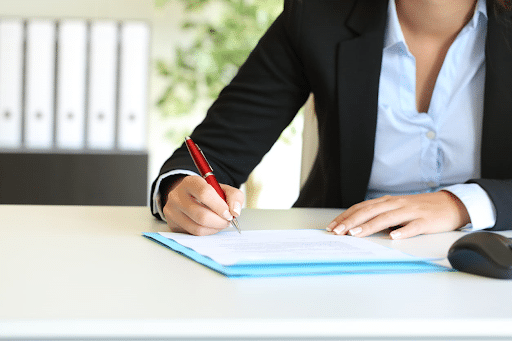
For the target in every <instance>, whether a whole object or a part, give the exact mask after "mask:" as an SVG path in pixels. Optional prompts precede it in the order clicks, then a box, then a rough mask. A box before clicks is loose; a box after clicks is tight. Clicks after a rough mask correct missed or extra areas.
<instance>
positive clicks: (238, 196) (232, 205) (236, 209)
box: [220, 184, 245, 217]
mask: <svg viewBox="0 0 512 341" xmlns="http://www.w3.org/2000/svg"><path fill="white" fill-rule="evenodd" d="M220 187H221V188H222V190H223V191H224V193H225V194H226V201H227V203H228V206H229V211H230V213H231V215H233V216H234V217H239V216H240V214H241V212H242V206H243V204H244V199H245V196H244V193H243V192H242V191H241V190H239V189H238V188H234V187H231V186H228V185H224V184H220Z"/></svg>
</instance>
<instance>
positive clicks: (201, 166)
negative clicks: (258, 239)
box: [185, 136, 242, 233]
mask: <svg viewBox="0 0 512 341" xmlns="http://www.w3.org/2000/svg"><path fill="white" fill-rule="evenodd" d="M185 144H186V145H187V149H188V152H189V153H190V156H191V157H192V160H194V164H195V165H196V167H197V170H198V171H199V174H201V176H202V177H203V179H205V180H206V182H207V183H209V184H210V186H212V187H213V188H214V189H215V191H216V192H217V194H219V195H220V197H221V198H222V199H223V200H224V201H226V194H225V193H224V191H223V190H222V188H220V185H219V183H218V182H217V178H216V177H215V175H214V174H213V169H212V167H211V166H210V164H209V163H208V161H207V160H206V157H205V156H204V154H203V151H202V150H201V149H200V148H199V146H198V145H197V144H195V143H194V141H192V139H191V138H190V137H188V136H187V137H185ZM226 203H227V201H226ZM231 223H232V224H233V226H234V227H235V228H236V229H237V231H238V233H242V232H240V225H238V221H237V220H236V218H235V217H233V220H232V221H231Z"/></svg>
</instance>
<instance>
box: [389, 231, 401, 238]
mask: <svg viewBox="0 0 512 341" xmlns="http://www.w3.org/2000/svg"><path fill="white" fill-rule="evenodd" d="M401 235H402V233H401V232H400V231H393V232H391V233H390V234H389V236H390V237H391V239H399V238H400V236H401Z"/></svg>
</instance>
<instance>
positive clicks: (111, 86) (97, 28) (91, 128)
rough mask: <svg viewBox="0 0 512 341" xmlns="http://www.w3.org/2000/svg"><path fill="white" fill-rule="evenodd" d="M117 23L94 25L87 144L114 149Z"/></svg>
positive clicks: (90, 65) (91, 38) (91, 43)
mask: <svg viewBox="0 0 512 341" xmlns="http://www.w3.org/2000/svg"><path fill="white" fill-rule="evenodd" d="M117 46H118V25H117V23H116V22H114V21H96V22H93V23H92V24H91V32H90V59H89V60H90V64H89V70H90V74H89V104H88V113H87V126H88V129H87V146H88V148H90V149H101V150H107V149H114V148H115V134H116V117H115V115H116V98H117V97H116V96H117V93H116V83H117V78H116V77H117V50H118V47H117Z"/></svg>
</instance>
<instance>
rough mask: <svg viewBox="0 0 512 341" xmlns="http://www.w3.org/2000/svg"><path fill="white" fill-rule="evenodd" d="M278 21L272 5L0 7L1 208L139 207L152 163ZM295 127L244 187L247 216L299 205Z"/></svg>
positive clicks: (96, 0)
mask: <svg viewBox="0 0 512 341" xmlns="http://www.w3.org/2000/svg"><path fill="white" fill-rule="evenodd" d="M281 10H282V1H276V0H272V1H270V0H258V1H256V0H255V1H249V0H246V1H244V0H148V1H143V0H73V1H66V0H16V1H6V0H2V1H0V188H1V191H0V202H1V203H49V204H86V205H87V204H107V205H146V204H147V198H148V197H149V195H148V191H149V188H150V185H151V182H152V181H153V180H154V179H155V177H156V176H157V175H158V171H159V168H160V166H161V165H162V163H163V162H164V161H165V160H166V159H167V157H169V156H170V154H171V153H172V151H173V150H174V149H176V148H177V147H178V146H179V145H181V143H182V141H183V138H184V136H186V135H187V134H189V133H190V132H191V130H192V129H193V127H194V126H195V125H197V124H198V123H199V122H200V121H201V120H202V119H203V118H204V115H205V113H206V110H207V108H208V107H209V105H210V104H211V102H212V101H213V100H214V99H215V97H216V96H217V94H218V92H219V91H220V90H221V89H222V87H223V86H224V85H225V84H227V83H228V82H229V81H230V80H231V78H232V77H233V76H234V74H235V73H236V70H237V68H238V67H239V65H240V64H241V63H242V62H243V61H244V60H245V58H246V56H247V55H248V54H249V52H250V50H251V49H252V48H253V47H254V46H255V45H256V43H257V41H258V39H259V38H260V37H261V35H262V34H263V33H264V32H265V30H266V29H267V28H268V26H269V25H270V24H271V22H272V21H273V20H274V19H275V17H276V16H277V15H278V14H279V13H280V11H281ZM41 27H42V28H41ZM45 29H46V31H45ZM66 32H68V33H67V36H66V35H65V33H66ZM74 32H75V33H74ZM16 35H20V36H21V38H20V39H21V47H19V48H17V47H16V46H17V45H16V44H17V43H16V39H14V38H13V37H15V36H16ZM66 37H67V38H66ZM74 37H76V38H74ZM66 39H67V40H66ZM45 41H47V43H46V45H48V44H49V47H48V46H46V47H45V45H44V43H45ZM109 44H110V45H112V46H110V45H109ZM45 48H46V50H45ZM19 49H21V50H20V51H21V52H19V53H18V52H16V51H18V50H19ZM110 50H111V52H109V51H110ZM45 51H46V54H45ZM66 55H67V57H66ZM52 57H53V59H51V58H52ZM45 58H46V59H48V60H51V62H48V63H49V64H51V65H50V67H49V70H47V71H46V73H45V72H41V71H40V70H42V69H44V67H42V66H41V65H42V63H44V60H45ZM66 58H67V59H66ZM109 58H110V59H109ZM20 59H21V60H20ZM109 60H110V61H109ZM16 61H19V62H16ZM109 63H110V64H109ZM11 64H12V65H11ZM13 65H14V66H13ZM17 68H18V69H20V70H18V69H17ZM109 70H110V71H109ZM20 72H21V73H20ZM17 73H20V74H21V75H20V76H19V78H20V79H19V80H17V81H15V80H13V78H15V77H14V76H13V75H14V74H17ZM109 75H110V78H109ZM45 77H46V78H45ZM32 83H34V85H31V84H32ZM13 89H14V90H13ZM17 89H20V91H19V93H17V91H15V90H17ZM82 93H83V94H82ZM43 95H45V96H46V97H48V98H50V100H49V101H50V102H51V103H50V102H48V100H46V101H45V100H44V98H42V97H44V96H43ZM17 96H18V97H19V98H18V97H17ZM71 99H73V101H72V100H71ZM101 101H103V102H104V103H103V104H102V102H101ZM17 103H19V106H18V107H17V108H13V107H11V106H13V105H14V106H16V105H17ZM98 103H99V104H98ZM102 105H104V106H105V108H103V107H101V106H102ZM40 106H42V108H43V109H41V108H40ZM67 106H69V108H68V107H67ZM73 106H74V107H73ZM70 108H71V109H70ZM72 108H74V110H75V112H73V110H72ZM98 108H99V109H98ZM108 108H110V109H108ZM45 110H46V111H47V112H45ZM95 110H96V111H97V112H96V111H95ZM45 115H46V116H45ZM109 119H111V121H110V126H108V125H105V123H106V122H109ZM95 120H96V121H95ZM71 122H74V124H73V123H71ZM303 122H304V118H303V115H302V113H300V114H299V115H298V116H297V118H296V119H295V120H294V121H293V123H292V124H291V125H290V127H288V128H287V129H286V130H285V131H284V132H283V134H282V136H281V138H280V139H279V141H278V143H277V144H276V145H275V146H274V148H273V149H272V150H271V151H270V153H269V154H267V156H266V157H265V158H264V160H263V162H262V163H261V164H260V165H259V166H258V167H257V168H256V169H255V171H254V172H253V174H251V176H250V178H249V181H248V182H247V183H246V184H245V185H244V186H243V190H244V191H245V192H246V196H247V198H246V205H247V206H248V207H255V208H256V207H257V208H288V207H290V206H291V205H292V204H293V202H294V201H295V199H296V198H297V195H298V191H299V186H300V172H301V150H302V139H303V136H302V134H303V125H304V123H303ZM66 124H67V125H66ZM102 124H103V125H104V127H103V128H101V125H102ZM105 127H107V128H108V129H107V128H105ZM73 129H75V130H76V131H75V132H73ZM110 135H112V138H109V137H108V136H110ZM45 136H46V137H45ZM285 169H286V170H290V169H291V170H294V171H293V172H291V173H290V172H289V171H286V172H285ZM26 192H29V194H27V193H26ZM63 192H66V193H65V194H63ZM44 193H48V195H46V197H45V195H44ZM113 193H114V194H113ZM126 198H136V199H133V200H132V199H130V200H128V199H126ZM34 200H35V201H34Z"/></svg>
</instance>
